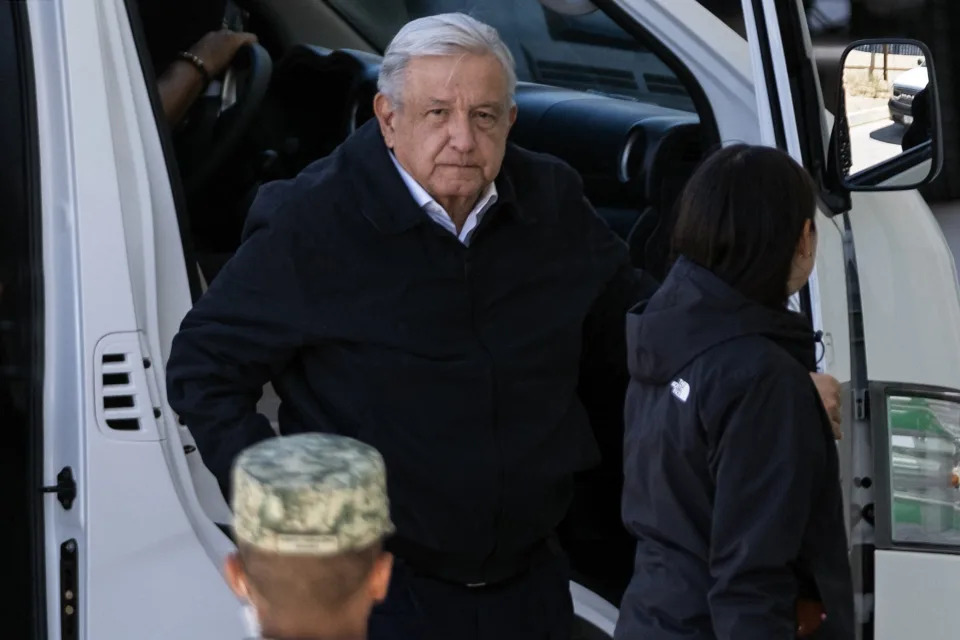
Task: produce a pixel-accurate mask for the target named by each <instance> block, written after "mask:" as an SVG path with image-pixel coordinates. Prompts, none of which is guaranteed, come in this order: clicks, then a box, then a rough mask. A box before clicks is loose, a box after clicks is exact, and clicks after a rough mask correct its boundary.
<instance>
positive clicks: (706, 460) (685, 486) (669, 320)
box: [616, 145, 853, 640]
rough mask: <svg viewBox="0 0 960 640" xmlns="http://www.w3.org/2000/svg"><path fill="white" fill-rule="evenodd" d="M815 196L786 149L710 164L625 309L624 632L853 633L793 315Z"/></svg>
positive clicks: (824, 430) (837, 517)
mask: <svg viewBox="0 0 960 640" xmlns="http://www.w3.org/2000/svg"><path fill="white" fill-rule="evenodd" d="M815 210H816V196H815V189H814V185H813V183H812V181H811V180H810V178H809V176H808V175H807V174H806V172H805V171H804V170H803V169H802V168H801V167H800V166H798V165H797V164H796V163H795V162H794V161H793V160H792V159H791V158H790V157H789V156H787V155H786V154H784V153H782V152H780V151H777V150H775V149H770V148H765V147H750V146H744V145H737V146H731V147H727V148H725V149H723V150H722V151H720V152H718V153H716V154H715V155H713V156H712V157H710V158H709V159H708V160H707V161H706V162H705V163H704V164H703V165H702V166H701V167H700V169H698V171H697V172H696V173H695V174H694V176H693V177H692V178H691V180H690V182H689V183H688V185H687V187H686V189H685V191H684V193H683V195H682V196H681V199H680V204H679V212H678V217H677V223H676V226H675V229H674V234H673V242H672V244H673V253H674V255H675V256H677V258H676V262H675V263H674V265H673V267H672V269H671V271H670V273H669V274H668V276H667V278H666V280H665V281H664V283H663V285H662V286H661V288H660V289H659V291H658V292H657V293H656V294H655V295H654V296H653V297H652V298H651V299H650V300H649V301H648V302H645V303H642V304H640V305H639V306H638V307H636V308H635V309H633V310H632V311H631V312H630V314H629V315H628V318H627V337H628V342H629V351H628V358H629V367H630V374H631V381H630V387H629V391H628V395H627V403H626V437H625V442H624V461H625V486H624V495H623V516H624V522H625V524H626V526H627V529H628V530H629V531H630V532H631V533H632V534H633V536H634V537H635V538H636V540H637V548H636V556H635V563H634V575H633V578H632V580H631V582H630V586H629V588H628V589H627V592H626V594H625V596H624V599H623V603H622V605H621V609H620V620H619V622H618V624H617V632H616V638H617V639H618V640H630V639H634V638H636V639H638V640H639V639H641V638H642V639H643V640H667V639H673V638H677V639H679V638H684V639H687V640H692V639H697V640H707V639H710V640H713V639H723V640H726V639H736V640H771V639H787V638H793V637H796V636H808V635H811V634H815V635H814V636H813V637H817V638H852V637H853V588H852V583H851V576H850V568H849V564H848V559H847V542H846V533H845V527H844V519H843V518H844V516H843V509H842V496H841V489H840V483H839V463H838V456H837V450H836V446H835V444H834V435H833V431H832V430H831V425H830V419H829V418H828V416H827V414H826V412H825V411H824V408H823V404H822V402H821V400H820V398H819V397H818V395H817V389H816V387H815V385H814V383H813V382H812V381H811V377H810V372H811V371H813V370H814V368H815V364H816V363H815V348H814V347H815V338H814V332H813V330H812V329H811V327H810V325H809V324H808V323H807V322H806V321H805V320H804V319H803V318H802V317H801V316H800V315H799V314H796V313H793V312H791V311H788V310H787V301H788V298H789V297H790V296H791V295H792V294H794V293H796V292H797V291H799V290H800V289H801V288H802V287H803V286H804V284H805V283H806V281H807V279H808V278H809V276H810V273H811V271H812V270H813V265H814V261H815V259H816V258H815V253H816V244H817V242H816V240H817V238H816V231H815V228H814V212H815Z"/></svg>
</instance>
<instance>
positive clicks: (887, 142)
mask: <svg viewBox="0 0 960 640" xmlns="http://www.w3.org/2000/svg"><path fill="white" fill-rule="evenodd" d="M838 101H839V105H837V108H836V111H835V114H836V119H835V120H834V125H833V135H832V138H831V142H830V153H831V155H832V157H831V162H830V165H831V166H832V167H834V173H835V175H834V178H835V180H836V184H837V185H839V186H840V187H841V188H842V190H844V191H846V192H851V191H905V190H910V189H915V188H917V187H919V186H921V185H924V184H928V183H930V182H932V181H933V180H934V179H935V178H936V177H937V176H938V175H939V173H940V170H941V168H942V166H943V134H942V127H941V121H940V96H939V91H938V90H937V79H936V73H935V72H934V65H933V57H932V56H931V54H930V49H929V48H928V47H927V46H926V45H925V44H923V43H922V42H920V41H918V40H907V39H892V38H884V39H876V40H858V41H856V42H854V43H852V44H851V45H849V46H848V47H847V49H846V50H845V51H844V53H843V57H842V58H841V59H840V91H839V92H838Z"/></svg>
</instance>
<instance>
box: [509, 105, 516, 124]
mask: <svg viewBox="0 0 960 640" xmlns="http://www.w3.org/2000/svg"><path fill="white" fill-rule="evenodd" d="M507 117H508V118H509V120H508V122H509V123H510V126H511V127H512V126H513V123H514V122H516V121H517V105H513V106H512V107H510V114H509V115H508V116H507Z"/></svg>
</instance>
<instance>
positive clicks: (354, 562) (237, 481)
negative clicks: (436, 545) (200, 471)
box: [226, 433, 394, 640]
mask: <svg viewBox="0 0 960 640" xmlns="http://www.w3.org/2000/svg"><path fill="white" fill-rule="evenodd" d="M232 507H233V528H234V535H235V538H236V542H237V552H236V553H235V554H232V555H231V556H230V557H229V558H228V559H227V566H226V574H227V579H228V581H229V583H230V585H231V587H232V588H233V590H234V592H236V593H237V594H238V595H239V596H241V597H242V598H244V599H246V600H247V601H248V602H249V603H250V605H251V607H252V608H253V610H254V611H255V614H256V618H257V620H258V622H259V626H260V628H261V631H262V633H263V634H264V636H265V637H269V638H274V639H276V640H280V639H281V638H298V639H316V640H320V639H328V638H329V639H332V638H338V639H356V638H366V633H367V621H368V618H369V616H370V610H371V609H372V607H373V605H374V604H376V603H377V602H380V601H382V600H383V599H384V598H385V597H386V595H387V587H388V585H389V582H390V573H391V570H392V566H393V558H392V556H391V555H390V554H389V553H387V552H386V551H384V549H383V541H384V538H386V537H387V536H389V535H390V534H392V533H393V531H394V526H393V522H392V521H391V520H390V506H389V500H388V498H387V489H386V471H385V467H384V463H383V458H382V457H381V456H380V454H379V453H378V452H377V450H376V449H374V448H373V447H370V446H369V445H366V444H363V443H361V442H358V441H356V440H353V439H351V438H346V437H343V436H336V435H330V434H320V433H309V434H301V435H294V436H286V437H279V438H272V439H270V440H265V441H263V442H261V443H259V444H256V445H254V446H252V447H250V448H249V449H247V450H245V451H244V452H243V453H242V454H241V455H240V456H239V457H238V458H237V460H236V462H235V463H234V466H233V495H232Z"/></svg>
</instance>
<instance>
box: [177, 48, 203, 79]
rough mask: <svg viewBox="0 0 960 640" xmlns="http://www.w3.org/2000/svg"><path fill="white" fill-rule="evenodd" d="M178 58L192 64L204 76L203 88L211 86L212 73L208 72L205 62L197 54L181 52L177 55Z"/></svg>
mask: <svg viewBox="0 0 960 640" xmlns="http://www.w3.org/2000/svg"><path fill="white" fill-rule="evenodd" d="M177 58H179V59H180V60H185V61H187V62H189V63H190V64H192V65H193V66H194V68H196V70H197V71H199V72H200V75H201V76H203V86H207V85H208V84H210V73H209V72H208V71H207V67H206V65H204V64H203V60H202V59H201V58H200V56H198V55H197V54H195V53H191V52H189V51H181V52H180V53H178V54H177Z"/></svg>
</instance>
